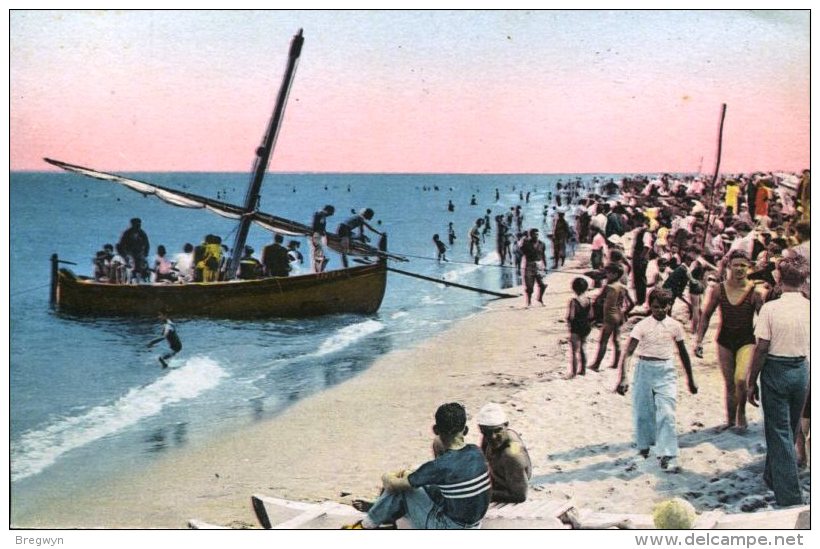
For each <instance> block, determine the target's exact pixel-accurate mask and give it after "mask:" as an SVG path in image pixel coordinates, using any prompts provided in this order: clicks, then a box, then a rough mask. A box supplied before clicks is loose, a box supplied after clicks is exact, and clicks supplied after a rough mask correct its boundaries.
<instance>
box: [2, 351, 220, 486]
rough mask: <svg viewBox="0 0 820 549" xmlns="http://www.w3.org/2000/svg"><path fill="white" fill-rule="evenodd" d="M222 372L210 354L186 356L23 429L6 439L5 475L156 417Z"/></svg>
mask: <svg viewBox="0 0 820 549" xmlns="http://www.w3.org/2000/svg"><path fill="white" fill-rule="evenodd" d="M226 375H227V374H226V373H225V371H224V370H223V369H222V368H220V367H219V365H218V364H217V363H216V362H215V361H213V360H211V359H210V358H207V357H192V358H189V359H188V360H187V361H186V362H185V364H184V365H183V366H182V367H180V368H174V369H171V370H169V371H168V372H167V373H164V374H162V375H161V377H159V378H158V379H157V380H156V381H154V382H152V383H150V384H149V385H146V386H144V387H139V388H135V389H131V390H130V391H128V392H127V393H126V394H125V395H123V396H122V397H121V398H119V399H117V400H116V401H113V402H111V403H109V404H103V405H100V406H96V407H94V408H91V409H90V410H88V411H87V412H85V413H84V414H82V415H79V416H73V417H66V418H61V419H59V420H57V421H55V422H54V423H52V424H50V425H48V426H47V427H45V428H43V429H39V430H35V431H28V432H26V433H24V434H23V435H22V436H21V437H20V439H19V440H17V441H12V447H11V479H12V481H17V480H20V479H23V478H26V477H29V476H31V475H35V474H37V473H39V472H41V471H42V470H43V469H45V468H46V467H48V466H50V465H52V464H54V463H55V462H56V461H57V459H58V458H59V457H60V456H62V455H63V454H65V453H66V452H69V451H71V450H74V449H75V448H79V447H81V446H84V445H86V444H89V443H91V442H93V441H95V440H98V439H100V438H103V437H105V436H108V435H111V434H113V433H116V432H118V431H120V430H122V429H125V428H126V427H129V426H131V425H134V424H135V423H137V422H138V421H140V420H142V419H144V418H147V417H150V416H153V415H156V414H158V413H159V412H160V411H161V410H162V409H163V408H164V407H165V406H168V405H170V404H174V403H176V402H179V401H182V400H188V399H192V398H195V397H196V396H198V395H200V394H201V393H203V392H205V391H207V390H208V389H211V388H213V387H215V386H216V385H217V384H219V380H220V379H221V378H223V377H225V376H226Z"/></svg>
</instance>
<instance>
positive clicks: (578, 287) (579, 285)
mask: <svg viewBox="0 0 820 549" xmlns="http://www.w3.org/2000/svg"><path fill="white" fill-rule="evenodd" d="M588 289H589V282H587V279H586V278H583V277H580V276H578V277H575V279H574V280H573V281H572V291H573V292H575V293H576V294H577V295H581V294H582V293H584V292H586V291H587V290H588Z"/></svg>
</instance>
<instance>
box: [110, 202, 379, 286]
mask: <svg viewBox="0 0 820 549" xmlns="http://www.w3.org/2000/svg"><path fill="white" fill-rule="evenodd" d="M334 213H335V208H334V207H333V206H332V205H326V206H324V207H323V208H322V209H320V210H318V211H316V212H315V213H314V214H313V220H312V225H311V231H312V232H311V234H310V235H308V244H309V247H310V255H311V258H310V267H311V271H312V272H314V273H320V272H323V271H324V270H325V269H326V268H327V265H328V263H329V261H330V260H329V258H328V257H327V254H326V252H325V250H326V248H327V237H328V233H327V218H328V217H330V216H332V215H333V214H334ZM351 213H352V214H353V215H351V216H350V217H348V218H347V219H345V220H344V221H342V222H341V223H340V224H339V226H338V228H337V230H336V234H337V236H338V237H339V243H340V250H339V251H340V254H341V261H342V266H343V267H345V268H347V267H348V259H347V256H348V254H349V253H350V249H351V244H352V242H353V241H354V240H359V241H361V242H367V241H368V240H369V239H368V238H367V236H366V235H365V234H364V229H365V228H367V229H369V230H371V231H372V232H374V233H376V234H378V235H383V234H384V233H383V232H381V231H379V230H378V229H376V228H375V227H373V226H372V225H371V224H370V222H371V220H372V219H373V216H374V212H373V210H372V209H371V208H363V209H362V210H360V211H359V212H358V213H356V212H355V211H354V212H351ZM300 247H301V243H300V242H299V241H298V240H290V242H288V244H287V246H285V245H284V236H283V235H282V234H279V233H274V235H273V242H272V243H271V244H268V245H267V246H265V247H264V248H263V249H262V254H261V258H257V257H255V256H254V252H255V250H254V249H253V247H251V246H247V245H246V246H245V247H244V249H243V253H242V256H241V258H240V260H239V264H238V266H237V267H236V271H235V272H233V273H228V268H229V261H228V259H229V255H230V254H229V252H230V250H229V248H228V246H226V245H225V244H223V243H222V239H221V238H220V237H219V236H217V235H213V234H208V235H206V236H205V238H204V239H203V241H202V243H201V244H199V245H198V246H194V245H193V244H190V243H186V244H185V245H184V246H183V249H182V251H181V252H179V253H177V254H175V255H174V256H172V257H171V256H169V255H168V251H167V249H166V248H165V246H164V245H162V244H160V245H159V246H157V253H156V256H155V257H154V258H153V260H152V261H150V262H149V259H148V256H149V252H150V242H149V240H148V235H147V234H146V233H145V231H144V230H143V229H142V220H141V219H139V218H137V217H135V218H133V219H131V224H130V226H129V227H128V228H127V229H126V230H125V231H123V233H122V235H121V237H120V239H119V241H118V242H117V244H116V246H114V245H113V244H105V245H103V247H102V249H101V250H99V251H98V252H97V253H96V255H95V257H94V279H95V280H96V281H98V282H109V283H112V284H142V283H186V282H205V283H208V282H217V281H222V280H228V279H233V278H236V279H239V280H255V279H259V278H265V277H285V276H289V275H291V274H292V273H294V272H300V271H301V266H302V265H303V264H304V256H303V255H302V252H301V251H300Z"/></svg>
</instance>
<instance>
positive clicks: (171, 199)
mask: <svg viewBox="0 0 820 549" xmlns="http://www.w3.org/2000/svg"><path fill="white" fill-rule="evenodd" d="M43 160H45V161H46V162H48V163H49V164H51V165H53V166H57V167H58V168H62V169H63V170H66V171H69V172H74V173H78V174H80V175H84V176H86V177H92V178H94V179H100V180H103V181H111V182H112V183H118V184H120V185H123V186H125V187H128V188H129V189H131V190H133V191H136V192H138V193H140V194H142V195H144V196H148V195H153V196H156V197H157V198H159V199H160V200H162V201H163V202H167V203H168V204H171V205H173V206H177V207H180V208H193V209H205V210H208V211H211V212H213V213H215V214H217V215H220V216H222V217H225V218H228V219H240V218H241V217H242V216H243V215H244V213H245V212H244V210H243V209H242V208H241V207H239V206H235V205H234V204H229V203H227V202H222V201H220V200H214V199H213V198H208V197H205V196H200V195H197V194H193V193H188V192H185V191H178V190H176V189H169V188H168V187H163V186H161V185H156V184H154V183H148V182H145V181H139V180H137V179H131V178H129V177H123V176H121V175H116V174H112V173H106V172H101V171H98V170H94V169H91V168H85V167H83V166H77V165H75V164H68V163H67V162H61V161H60V160H54V159H51V158H44V159H43ZM248 216H249V217H250V218H251V221H252V222H253V223H254V224H255V225H258V226H259V227H262V228H263V229H266V230H268V231H272V232H277V233H281V234H286V235H291V236H310V235H311V234H312V231H311V228H310V227H309V226H307V225H304V224H302V223H298V222H296V221H290V220H288V219H284V218H282V217H277V216H275V215H271V214H267V213H265V212H260V211H255V212H251V213H250V214H248ZM328 246H329V247H330V248H332V249H334V250H336V251H338V250H340V249H341V245H340V242H339V237H338V236H336V235H331V234H328ZM350 252H351V254H352V255H366V256H383V257H390V258H392V259H398V260H405V258H403V257H401V256H397V255H393V254H385V253H384V252H381V251H379V250H377V249H376V248H374V247H372V246H368V245H367V244H365V243H362V242H353V243H351V250H350Z"/></svg>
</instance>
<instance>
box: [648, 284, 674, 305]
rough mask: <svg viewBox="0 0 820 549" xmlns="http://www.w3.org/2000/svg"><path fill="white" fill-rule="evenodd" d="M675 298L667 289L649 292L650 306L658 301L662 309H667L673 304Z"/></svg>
mask: <svg viewBox="0 0 820 549" xmlns="http://www.w3.org/2000/svg"><path fill="white" fill-rule="evenodd" d="M674 297H675V296H674V295H672V292H671V291H669V290H667V289H666V288H655V289H654V290H652V291H651V292H649V304H650V305H652V302H653V301H656V302H657V303H658V305H660V306H661V307H666V306H668V305H669V304H670V303H672V299H673V298H674Z"/></svg>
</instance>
